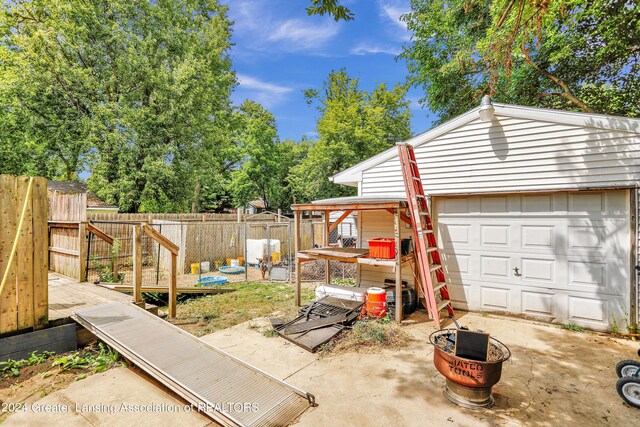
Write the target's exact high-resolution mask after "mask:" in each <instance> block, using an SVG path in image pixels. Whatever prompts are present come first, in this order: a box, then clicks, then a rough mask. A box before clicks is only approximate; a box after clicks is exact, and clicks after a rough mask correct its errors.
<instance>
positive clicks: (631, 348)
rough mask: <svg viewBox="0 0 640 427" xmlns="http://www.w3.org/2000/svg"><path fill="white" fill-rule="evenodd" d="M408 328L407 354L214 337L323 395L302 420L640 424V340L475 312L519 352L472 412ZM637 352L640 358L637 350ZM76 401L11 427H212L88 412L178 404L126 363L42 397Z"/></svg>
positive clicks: (22, 417) (464, 318) (244, 327)
mask: <svg viewBox="0 0 640 427" xmlns="http://www.w3.org/2000/svg"><path fill="white" fill-rule="evenodd" d="M412 319H416V320H417V322H416V323H413V324H410V325H407V326H405V328H406V330H407V331H408V332H409V333H410V334H411V336H412V337H413V338H414V339H415V341H414V342H413V345H412V346H410V347H408V348H406V349H404V350H401V351H383V352H380V353H373V354H356V353H350V354H344V355H338V356H331V357H325V358H318V356H316V355H313V354H310V353H307V352H306V351H303V350H301V349H299V348H298V347H296V346H294V345H293V344H290V343H289V342H287V341H285V340H283V339H281V338H267V337H265V336H263V335H262V334H261V333H259V331H258V329H259V328H256V326H261V325H265V324H266V319H256V320H254V321H252V322H248V323H244V324H241V325H237V326H235V327H233V328H230V329H226V330H224V331H220V332H217V333H214V334H211V335H208V336H205V337H204V339H205V340H206V341H208V342H210V343H211V344H213V345H215V346H218V347H219V348H222V349H224V350H225V351H227V352H229V353H231V354H232V355H234V356H237V357H239V358H241V359H242V360H245V361H247V362H249V363H251V364H253V365H255V366H257V367H258V368H261V369H263V370H266V371H267V372H269V373H271V374H272V375H275V376H276V377H278V378H281V379H284V380H286V381H287V382H289V383H291V384H293V385H295V386H297V387H299V388H301V389H303V390H305V391H309V392H311V393H313V394H314V395H315V397H316V400H317V402H318V404H319V406H317V407H316V408H311V409H310V410H308V411H307V412H305V413H304V414H303V415H302V417H301V418H300V419H299V421H298V424H297V425H301V426H326V425H332V426H339V425H344V426H353V425H367V426H383V425H384V426H387V425H402V426H411V425H415V426H423V425H427V424H430V425H460V426H472V425H473V426H476V425H487V426H493V425H507V426H509V425H535V426H555V425H581V426H601V425H615V426H625V425H629V426H631V425H640V411H639V410H637V409H634V408H631V407H628V406H627V405H625V404H623V402H622V400H621V399H620V398H619V397H618V395H617V393H616V391H615V382H616V379H617V377H616V374H615V372H614V367H615V364H616V363H617V362H618V361H619V360H622V359H628V358H634V356H636V351H637V349H638V344H637V343H634V342H630V341H624V340H618V339H613V338H609V337H607V336H599V335H597V334H590V333H577V332H571V331H566V330H562V329H560V328H559V327H558V326H555V325H547V324H540V323H535V322H530V321H526V320H520V319H514V318H505V317H498V316H491V315H480V314H474V313H466V314H464V315H461V316H460V322H461V323H462V324H465V325H467V326H469V327H470V328H471V329H477V328H480V329H483V330H485V331H488V332H490V333H491V334H492V335H493V336H495V337H496V338H498V339H500V340H501V341H502V342H504V343H505V344H506V345H507V346H509V347H510V349H511V351H512V352H513V357H512V359H511V360H510V361H508V362H507V363H506V364H505V366H504V371H503V376H502V380H501V381H500V383H499V384H498V385H497V386H496V387H494V395H495V398H496V405H495V407H494V408H492V409H489V410H479V411H471V410H465V409H462V408H459V407H457V406H454V405H453V404H451V403H450V402H449V401H448V400H446V398H445V397H444V396H443V394H442V387H443V383H444V380H443V378H442V377H441V376H440V374H439V373H438V372H437V371H436V370H435V368H434V367H433V364H432V348H431V346H430V345H429V344H427V340H428V336H429V334H430V333H431V332H432V331H433V328H432V327H431V326H430V324H429V323H426V319H424V318H421V317H420V316H416V315H414V316H412ZM636 357H637V356H636ZM60 402H66V403H67V404H70V405H72V406H71V408H72V410H71V411H70V412H69V413H62V414H60V413H55V414H54V413H51V412H39V413H33V412H32V411H27V412H21V413H19V414H15V415H12V416H11V417H9V418H8V419H7V421H6V423H5V424H6V425H25V423H27V424H29V425H45V424H46V425H50V426H56V425H106V424H109V425H110V426H112V425H113V426H118V425H132V424H137V425H160V424H165V425H166V424H167V423H169V422H171V423H172V424H177V425H187V424H188V425H207V424H209V423H210V421H209V420H208V419H207V418H205V417H203V416H202V415H199V414H197V413H193V412H191V413H185V412H184V411H178V412H173V413H166V412H162V411H159V412H148V413H144V414H141V413H136V412H122V411H119V410H116V411H115V412H114V413H109V412H108V411H104V412H95V411H93V412H91V411H88V412H84V413H82V414H77V413H74V411H73V408H74V407H75V403H80V404H82V405H91V404H93V405H99V404H103V405H105V404H117V405H120V403H121V402H126V403H127V404H146V405H148V404H161V403H167V404H175V405H183V402H181V401H179V400H178V399H176V398H174V397H171V396H169V395H168V394H166V393H165V392H164V391H162V390H161V389H159V388H158V387H156V386H154V385H152V384H151V383H149V382H147V381H145V380H144V379H143V378H141V377H140V376H139V375H136V374H135V373H134V372H132V371H130V370H126V369H124V368H118V369H115V370H111V371H108V372H106V373H104V374H100V375H94V376H91V377H89V378H87V379H85V380H82V381H79V382H77V383H75V384H73V385H71V386H70V387H68V388H67V389H65V390H61V391H59V392H56V393H53V394H52V395H49V396H47V397H45V398H43V399H41V400H40V401H39V402H38V403H41V404H45V403H60Z"/></svg>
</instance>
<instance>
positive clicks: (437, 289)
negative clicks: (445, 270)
mask: <svg viewBox="0 0 640 427" xmlns="http://www.w3.org/2000/svg"><path fill="white" fill-rule="evenodd" d="M445 286H447V282H438V283H436V285H435V286H434V287H433V292H438V291H439V290H440V289H442V288H444V287H445Z"/></svg>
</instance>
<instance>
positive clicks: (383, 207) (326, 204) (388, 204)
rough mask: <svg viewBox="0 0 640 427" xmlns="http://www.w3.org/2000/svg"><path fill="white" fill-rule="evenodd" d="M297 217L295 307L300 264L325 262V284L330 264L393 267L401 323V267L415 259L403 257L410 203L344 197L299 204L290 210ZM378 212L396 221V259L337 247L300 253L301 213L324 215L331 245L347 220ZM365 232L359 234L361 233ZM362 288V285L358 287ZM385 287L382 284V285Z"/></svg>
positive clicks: (325, 236) (299, 278) (295, 222)
mask: <svg viewBox="0 0 640 427" xmlns="http://www.w3.org/2000/svg"><path fill="white" fill-rule="evenodd" d="M291 209H292V210H293V213H294V224H295V239H294V242H295V253H296V272H297V274H296V275H295V276H296V304H297V305H298V306H299V305H300V303H301V301H300V287H301V274H300V271H301V264H302V263H304V262H307V261H315V260H324V261H325V282H326V283H327V284H329V283H330V281H331V275H330V266H329V263H330V261H337V262H346V263H356V264H368V265H379V266H387V267H392V270H393V272H394V273H395V291H396V292H395V298H396V300H395V313H394V314H395V319H396V321H401V320H402V267H403V264H406V263H411V262H412V261H413V259H414V256H413V254H412V253H411V254H408V255H404V256H403V255H402V254H401V252H402V251H401V250H400V248H401V228H400V227H401V225H402V222H405V223H408V224H411V220H410V219H409V218H408V217H407V216H406V215H405V211H406V209H407V201H406V199H403V198H379V197H376V198H372V197H341V198H335V199H325V200H316V201H314V202H311V203H306V204H296V205H293V206H292V207H291ZM366 210H377V211H386V212H388V213H389V221H393V230H394V235H393V238H394V240H395V247H396V256H395V258H393V259H381V258H371V257H370V256H369V250H368V249H367V248H343V247H334V246H325V247H320V248H310V249H305V250H302V249H301V245H300V241H301V239H300V218H301V215H302V212H305V211H306V212H322V213H323V218H324V227H323V231H324V233H323V235H324V239H323V241H324V242H325V245H328V242H329V234H330V233H331V231H333V230H334V229H335V228H336V227H337V226H338V225H339V224H340V223H341V222H342V221H343V220H344V219H345V218H347V217H348V216H349V215H350V214H351V213H352V212H354V211H366ZM336 211H339V212H343V214H342V215H341V216H340V217H339V218H338V219H337V220H335V221H334V222H333V223H331V222H330V213H331V212H336ZM361 232H362V230H358V233H361ZM357 285H359V283H358V284H357ZM380 285H381V286H382V285H383V283H382V282H381V283H380Z"/></svg>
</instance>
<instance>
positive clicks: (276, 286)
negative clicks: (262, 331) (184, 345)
mask: <svg viewBox="0 0 640 427" xmlns="http://www.w3.org/2000/svg"><path fill="white" fill-rule="evenodd" d="M225 287H226V288H228V289H234V290H235V292H229V293H225V294H216V295H206V296H203V297H197V298H191V299H189V300H188V301H184V302H182V303H179V304H178V306H177V315H176V318H175V319H167V320H168V321H170V322H171V323H173V324H174V325H176V326H178V327H180V328H182V329H184V330H185V331H187V332H189V333H191V334H193V335H195V336H202V335H205V334H209V333H211V332H215V331H218V330H221V329H226V328H229V327H231V326H234V325H237V324H239V323H243V322H246V321H248V320H251V319H254V318H257V317H265V316H269V315H271V314H272V313H274V312H279V316H282V317H286V318H291V317H294V316H295V314H296V312H297V307H296V305H295V302H294V297H295V292H294V287H293V286H292V285H290V284H288V283H264V282H263V283H258V282H244V283H234V284H230V285H227V286H225ZM313 297H314V291H313V289H311V288H307V287H303V288H302V296H301V298H302V303H303V304H306V303H307V302H309V301H311V300H312V299H313Z"/></svg>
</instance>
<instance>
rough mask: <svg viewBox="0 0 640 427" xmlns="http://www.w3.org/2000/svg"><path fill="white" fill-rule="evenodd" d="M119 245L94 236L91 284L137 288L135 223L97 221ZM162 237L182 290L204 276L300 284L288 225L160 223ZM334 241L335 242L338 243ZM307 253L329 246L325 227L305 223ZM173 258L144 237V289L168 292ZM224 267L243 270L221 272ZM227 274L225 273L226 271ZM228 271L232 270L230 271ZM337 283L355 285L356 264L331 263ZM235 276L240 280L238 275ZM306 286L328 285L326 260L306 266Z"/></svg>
mask: <svg viewBox="0 0 640 427" xmlns="http://www.w3.org/2000/svg"><path fill="white" fill-rule="evenodd" d="M93 224H94V225H95V226H97V227H98V228H100V229H101V230H102V231H104V232H105V233H107V234H108V235H110V236H112V237H113V238H114V239H115V243H114V244H113V245H110V244H108V243H107V242H105V241H104V240H101V239H100V238H98V237H97V236H96V235H94V234H93V233H89V237H88V239H89V241H88V257H87V260H86V262H87V280H89V281H92V282H107V283H109V282H111V283H124V284H132V283H133V233H134V227H135V225H136V224H138V223H135V222H126V221H125V222H114V221H93ZM149 225H150V226H151V227H153V228H154V229H155V230H156V231H158V232H159V233H161V234H162V235H163V236H165V237H166V238H167V239H169V240H170V241H172V242H173V243H175V244H176V245H178V247H179V248H180V251H179V253H178V258H177V268H178V277H177V282H178V286H179V287H181V286H186V287H191V286H194V285H195V284H196V283H197V282H198V280H200V279H202V278H203V277H204V276H212V275H220V276H224V277H226V278H227V280H228V281H229V282H232V283H234V282H244V281H253V282H260V281H282V282H290V281H293V279H294V278H295V276H294V275H295V274H296V272H295V253H294V250H295V249H294V238H295V236H294V227H293V221H288V222H231V221H210V222H202V221H172V220H156V219H154V220H153V222H152V223H151V224H149ZM332 237H333V239H332V238H331V237H330V241H332V240H334V239H335V238H336V237H335V236H332ZM300 243H301V248H300V249H302V250H304V249H310V248H313V247H319V246H325V243H324V241H323V223H322V221H317V220H303V221H302V222H301V236H300ZM170 262H171V258H170V255H169V252H168V251H166V250H165V249H163V248H162V247H161V246H160V245H159V244H158V243H157V242H155V241H153V240H152V239H150V238H149V237H148V236H146V235H145V234H144V233H142V286H143V287H168V285H169V267H170ZM220 267H242V268H235V269H231V270H232V271H231V272H229V271H221V270H220ZM222 270H225V268H223V269H222ZM227 270H228V269H227ZM330 270H331V279H332V280H348V279H354V278H355V274H356V267H355V265H354V264H347V263H340V262H334V261H332V262H330ZM232 273H235V274H232ZM300 273H301V280H303V281H307V282H324V280H325V263H324V261H322V260H318V261H309V262H305V263H303V264H302V267H301V272H300Z"/></svg>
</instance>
